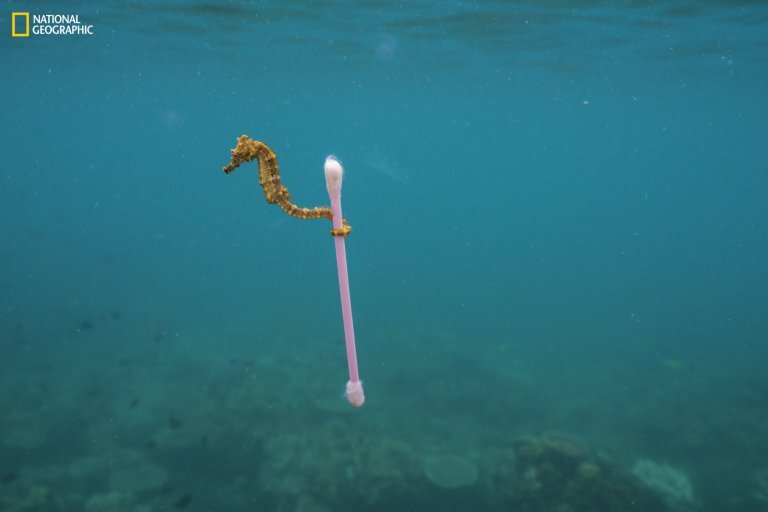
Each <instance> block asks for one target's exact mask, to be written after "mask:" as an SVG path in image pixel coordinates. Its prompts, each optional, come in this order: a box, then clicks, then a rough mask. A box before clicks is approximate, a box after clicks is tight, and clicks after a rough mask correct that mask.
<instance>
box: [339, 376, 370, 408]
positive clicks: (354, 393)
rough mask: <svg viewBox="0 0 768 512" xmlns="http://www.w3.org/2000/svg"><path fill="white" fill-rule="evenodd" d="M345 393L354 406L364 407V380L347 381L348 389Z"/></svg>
mask: <svg viewBox="0 0 768 512" xmlns="http://www.w3.org/2000/svg"><path fill="white" fill-rule="evenodd" d="M344 395H345V396H346V397H347V400H349V403H350V405H352V407H362V406H363V404H364V403H365V394H364V393H363V381H360V380H358V381H357V382H352V381H351V380H350V381H349V382H347V390H346V392H345V393H344Z"/></svg>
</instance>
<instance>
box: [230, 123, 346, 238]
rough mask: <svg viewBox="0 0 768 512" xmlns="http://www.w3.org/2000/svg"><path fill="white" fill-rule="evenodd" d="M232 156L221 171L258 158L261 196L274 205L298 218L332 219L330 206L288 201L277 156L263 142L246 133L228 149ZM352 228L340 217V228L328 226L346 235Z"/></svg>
mask: <svg viewBox="0 0 768 512" xmlns="http://www.w3.org/2000/svg"><path fill="white" fill-rule="evenodd" d="M231 154H232V159H231V161H230V162H229V164H228V165H226V166H225V167H224V169H223V170H224V172H225V173H227V174H229V173H231V172H232V171H234V170H235V169H237V168H238V167H240V165H241V164H243V163H245V162H251V161H252V160H258V162H259V185H261V188H262V189H264V195H265V196H266V198H267V202H268V203H269V204H276V205H278V206H280V208H282V209H283V211H284V212H285V213H287V214H288V215H293V216H294V217H298V218H299V219H329V220H333V215H332V214H331V208H330V206H315V207H314V208H301V207H299V206H297V205H295V204H293V203H291V194H290V192H288V189H287V188H286V186H285V185H283V184H282V183H281V182H280V168H279V166H278V165H277V155H275V152H274V151H272V149H271V148H270V147H269V146H267V145H266V144H265V143H264V142H260V141H258V140H253V139H252V138H250V137H248V136H247V135H243V136H241V137H240V138H238V139H237V146H235V148H234V149H232V150H231ZM351 231H352V226H350V225H349V224H347V219H344V220H343V225H342V227H341V228H339V229H331V235H333V236H347V235H348V234H349V233H350V232H351Z"/></svg>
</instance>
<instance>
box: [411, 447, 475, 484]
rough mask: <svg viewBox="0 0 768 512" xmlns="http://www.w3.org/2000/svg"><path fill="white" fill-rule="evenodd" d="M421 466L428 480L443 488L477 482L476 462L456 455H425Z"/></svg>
mask: <svg viewBox="0 0 768 512" xmlns="http://www.w3.org/2000/svg"><path fill="white" fill-rule="evenodd" d="M421 467H422V470H423V471H424V476H426V477H427V480H429V482H430V483H432V484H433V485H436V486H437V487H440V488H442V489H458V488H460V487H466V486H469V485H473V484H475V483H476V482H477V477H478V471H477V466H476V465H475V463H474V462H472V461H471V460H468V459H465V458H463V457H458V456H456V455H432V456H427V457H424V459H423V460H422V463H421Z"/></svg>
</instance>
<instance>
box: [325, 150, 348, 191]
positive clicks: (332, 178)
mask: <svg viewBox="0 0 768 512" xmlns="http://www.w3.org/2000/svg"><path fill="white" fill-rule="evenodd" d="M343 176H344V168H343V167H342V166H341V162H339V160H338V159H337V158H336V157H335V156H333V155H329V156H328V158H326V159H325V184H326V185H327V186H328V193H329V194H330V195H332V196H334V195H339V194H341V179H342V177H343Z"/></svg>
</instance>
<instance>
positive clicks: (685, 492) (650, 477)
mask: <svg viewBox="0 0 768 512" xmlns="http://www.w3.org/2000/svg"><path fill="white" fill-rule="evenodd" d="M632 474H633V475H635V476H636V477H637V478H639V479H640V481H641V482H643V483H644V484H645V485H647V486H648V487H650V488H651V489H653V490H654V491H656V493H657V494H658V495H659V496H661V498H662V499H663V500H664V501H665V502H666V503H667V505H669V507H670V508H671V509H673V510H680V509H686V508H687V507H690V506H692V505H693V504H694V502H695V499H694V496H693V486H692V485H691V481H690V479H689V478H688V475H686V474H685V473H683V472H682V471H680V470H679V469H676V468H673V467H672V466H669V465H667V464H660V463H657V462H653V461H651V460H648V459H640V460H638V461H637V462H636V463H635V464H634V465H633V466H632Z"/></svg>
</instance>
